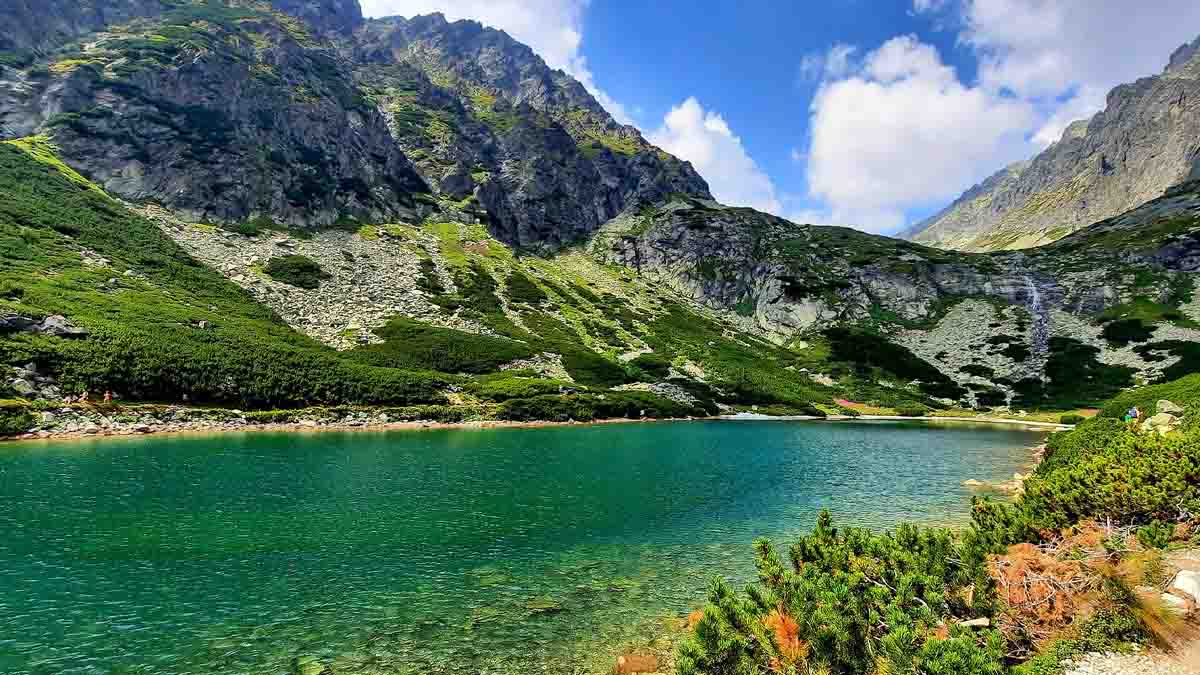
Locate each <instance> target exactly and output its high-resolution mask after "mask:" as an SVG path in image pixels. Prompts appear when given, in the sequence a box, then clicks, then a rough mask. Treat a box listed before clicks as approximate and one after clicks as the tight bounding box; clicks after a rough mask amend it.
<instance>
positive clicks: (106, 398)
mask: <svg viewBox="0 0 1200 675" xmlns="http://www.w3.org/2000/svg"><path fill="white" fill-rule="evenodd" d="M112 400H113V393H112V390H110V389H105V390H104V402H105V403H112Z"/></svg>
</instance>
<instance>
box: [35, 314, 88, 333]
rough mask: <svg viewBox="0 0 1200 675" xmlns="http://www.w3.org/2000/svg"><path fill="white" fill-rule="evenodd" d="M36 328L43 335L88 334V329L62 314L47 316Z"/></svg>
mask: <svg viewBox="0 0 1200 675" xmlns="http://www.w3.org/2000/svg"><path fill="white" fill-rule="evenodd" d="M35 330H36V331H37V332H38V333H41V334H42V335H51V336H53V337H60V338H85V337H87V336H88V332H87V330H85V329H83V328H80V327H79V326H76V325H75V324H73V323H71V322H70V321H68V320H67V317H65V316H62V315H61V314H54V315H52V316H48V317H46V318H45V319H43V320H42V322H41V323H40V324H38V326H37V328H36V329H35Z"/></svg>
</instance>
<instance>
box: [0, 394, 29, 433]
mask: <svg viewBox="0 0 1200 675" xmlns="http://www.w3.org/2000/svg"><path fill="white" fill-rule="evenodd" d="M32 427H33V414H32V413H30V412H29V408H28V407H26V406H25V405H23V404H16V403H13V404H9V403H6V402H4V401H0V438H4V437H6V436H16V435H18V434H23V433H25V432H26V431H29V429H31V428H32Z"/></svg>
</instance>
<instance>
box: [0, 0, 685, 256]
mask: <svg viewBox="0 0 1200 675" xmlns="http://www.w3.org/2000/svg"><path fill="white" fill-rule="evenodd" d="M296 18H299V19H300V21H296ZM30 26H33V27H38V28H39V30H38V31H36V32H31V31H30V30H29V27H30ZM0 34H5V35H12V36H14V37H13V38H12V39H11V40H10V42H11V44H9V45H8V47H7V48H8V50H9V51H7V52H4V53H3V54H0V56H3V57H4V58H3V59H0V138H2V139H13V138H21V137H28V136H33V135H36V134H45V135H50V136H52V137H53V139H54V142H55V144H56V145H57V146H58V148H59V153H60V156H61V157H62V159H63V160H64V161H66V162H67V163H68V164H69V165H71V167H72V168H74V169H76V170H78V171H79V172H80V173H81V174H83V175H85V176H87V177H88V178H89V179H91V180H93V181H94V182H96V183H97V184H99V185H100V186H101V187H103V188H104V189H105V191H107V192H109V193H111V194H114V195H117V196H119V197H122V198H124V199H127V200H130V201H133V202H140V203H144V202H154V203H157V204H161V205H163V206H166V207H168V208H170V209H172V210H174V211H176V212H178V213H180V214H181V215H183V216H185V217H188V218H190V219H192V220H198V221H204V222H218V223H231V224H237V223H242V222H246V221H252V220H256V221H260V222H266V221H267V220H270V221H272V222H274V223H278V224H286V225H292V226H297V225H298V226H304V227H310V228H315V227H326V226H331V225H335V224H345V223H348V222H349V221H358V222H369V223H385V222H401V221H406V222H411V221H419V220H422V219H424V218H426V217H428V216H430V215H431V214H435V213H437V214H439V215H438V216H437V217H436V220H440V221H466V222H484V223H486V224H487V225H488V227H489V228H490V229H491V230H492V232H493V233H494V234H496V236H497V237H499V238H500V239H502V240H503V241H506V242H508V243H511V244H514V245H517V246H520V247H525V248H540V249H554V248H557V247H559V246H561V245H563V244H565V243H568V242H573V241H577V240H579V239H582V238H584V237H586V236H587V235H588V234H590V233H591V232H593V231H594V230H596V229H597V228H598V227H599V226H600V225H601V224H603V223H604V222H606V221H607V220H609V219H611V218H612V217H614V216H616V215H617V214H619V213H621V212H622V211H624V210H626V209H630V208H635V207H639V206H640V205H642V204H646V203H652V202H655V201H659V200H661V199H663V198H664V197H665V196H666V195H669V194H685V195H692V196H698V197H705V198H707V197H709V193H708V187H707V185H706V184H705V182H704V181H703V179H701V178H700V177H699V175H697V174H696V172H695V171H694V170H693V169H692V167H691V166H690V165H688V164H687V163H685V162H681V161H679V160H678V159H676V158H674V157H671V156H670V155H667V154H666V153H663V152H662V151H660V150H658V149H657V148H654V147H653V146H651V145H650V144H649V143H647V142H646V141H645V139H643V138H642V136H641V135H640V134H639V133H638V131H637V130H636V129H634V128H633V127H628V126H621V125H619V124H617V123H616V122H615V121H614V120H613V119H612V117H611V116H610V115H609V114H608V113H607V112H605V110H604V109H603V108H602V107H601V106H600V105H599V104H598V103H597V102H596V101H595V99H593V98H592V96H591V95H590V94H588V93H587V91H586V90H585V89H584V88H583V86H582V85H581V84H579V83H578V82H576V81H575V80H574V79H572V78H571V77H569V76H567V75H566V74H565V73H562V72H559V71H554V70H551V69H550V68H548V67H547V66H546V64H545V63H544V62H543V61H542V60H541V59H540V58H539V57H537V56H536V55H535V54H534V53H533V52H532V51H531V50H530V49H529V48H528V47H526V46H524V45H521V44H519V43H517V42H515V41H514V40H512V39H511V38H509V37H508V36H507V35H506V34H504V33H502V32H500V31H495V30H491V29H484V28H483V27H482V26H480V25H479V24H477V23H474V22H463V21H460V22H456V23H448V22H447V21H446V20H445V19H444V18H443V17H442V16H441V15H433V16H427V17H417V18H414V19H411V20H406V19H402V18H392V19H386V20H378V21H370V22H364V21H363V18H362V12H361V9H360V8H359V5H358V3H357V1H356V0H273V2H272V3H271V5H270V6H269V7H268V6H266V5H258V4H246V3H234V4H232V5H230V6H225V5H221V4H218V3H209V4H202V5H187V4H183V5H180V4H178V3H174V2H165V1H162V0H96V1H94V2H89V3H77V2H67V1H66V0H54V1H53V2H50V3H48V4H46V3H31V2H27V1H25V0H22V2H19V3H17V5H16V6H10V7H6V8H4V9H0ZM72 41H75V42H74V43H73V42H72ZM67 44H73V46H70V47H66V48H65V50H64V49H60V50H59V51H58V52H55V53H54V55H52V56H39V52H38V51H37V50H48V49H49V48H50V47H62V46H63V45H67ZM74 45H77V46H74ZM5 64H6V65H5ZM410 158H411V159H413V160H416V165H415V166H414V164H413V162H412V161H410Z"/></svg>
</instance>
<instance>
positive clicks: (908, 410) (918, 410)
mask: <svg viewBox="0 0 1200 675" xmlns="http://www.w3.org/2000/svg"><path fill="white" fill-rule="evenodd" d="M896 414H897V415H900V416H901V417H924V416H926V415H928V414H929V409H928V408H925V407H924V406H921V407H916V406H914V407H904V408H896Z"/></svg>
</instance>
